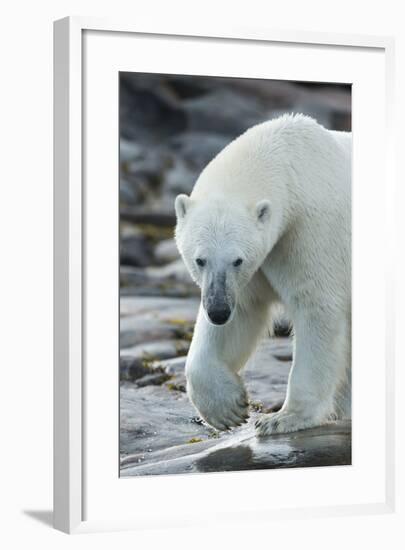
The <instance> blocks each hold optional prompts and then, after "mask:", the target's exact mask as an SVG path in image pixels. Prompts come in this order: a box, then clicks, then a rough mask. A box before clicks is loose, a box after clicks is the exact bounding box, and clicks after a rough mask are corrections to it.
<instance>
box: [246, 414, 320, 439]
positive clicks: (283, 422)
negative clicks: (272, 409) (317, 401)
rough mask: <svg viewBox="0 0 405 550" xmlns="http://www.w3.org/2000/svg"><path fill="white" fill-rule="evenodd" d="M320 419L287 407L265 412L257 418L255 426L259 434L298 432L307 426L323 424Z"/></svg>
mask: <svg viewBox="0 0 405 550" xmlns="http://www.w3.org/2000/svg"><path fill="white" fill-rule="evenodd" d="M322 423H323V422H321V421H320V420H319V419H317V418H316V417H315V416H311V415H305V414H303V415H301V414H298V413H293V412H289V411H288V410H287V409H285V410H284V411H283V410H280V411H278V412H276V413H271V414H263V415H262V416H261V417H260V418H259V419H258V420H256V423H255V427H256V431H257V435H258V436H266V435H272V434H281V433H288V432H297V431H298V430H305V429H306V428H313V427H314V426H319V425H320V424H322Z"/></svg>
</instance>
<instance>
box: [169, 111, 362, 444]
mask: <svg viewBox="0 0 405 550" xmlns="http://www.w3.org/2000/svg"><path fill="white" fill-rule="evenodd" d="M350 173H351V135H350V134H349V133H343V132H332V131H328V130H326V129H325V128H323V127H322V126H320V125H319V124H317V123H316V122H315V121H314V120H313V119H310V118H308V117H305V116H302V115H296V116H291V115H288V116H283V117H281V118H279V119H277V120H273V121H270V122H266V123H263V124H260V125H258V126H255V127H253V128H251V129H250V130H248V131H247V132H246V133H245V134H243V135H242V136H240V137H239V138H238V139H236V140H235V141H233V142H232V143H231V144H230V145H228V146H227V147H226V148H225V149H224V150H223V151H222V152H221V153H220V154H219V155H218V156H217V157H216V158H215V159H214V160H213V161H211V163H210V164H209V165H208V166H207V167H206V168H205V169H204V170H203V172H202V173H201V175H200V177H199V179H198V181H197V183H196V185H195V187H194V189H193V192H192V194H191V196H190V197H186V196H185V195H181V196H179V197H178V198H177V199H176V212H177V217H178V223H177V227H176V241H177V244H178V247H179V250H180V252H181V254H182V257H183V259H184V261H185V263H186V265H187V267H188V269H189V271H190V273H191V275H192V277H193V278H194V280H195V281H196V282H197V284H199V285H200V287H201V290H202V297H203V300H202V305H201V307H200V311H199V315H198V319H197V323H196V326H195V331H194V337H193V341H192V344H191V348H190V352H189V355H188V358H187V364H186V374H187V380H188V392H189V395H190V398H191V400H192V402H193V403H194V405H195V406H196V408H197V409H198V411H199V412H200V414H201V416H202V417H203V418H204V419H205V420H206V421H207V422H208V423H209V424H211V425H212V426H214V427H216V428H218V429H226V428H228V427H232V426H237V425H239V424H240V423H241V422H243V421H244V420H245V419H246V417H247V414H248V412H247V411H248V404H247V396H246V392H245V389H244V386H243V382H242V379H241V377H240V374H239V373H240V371H241V369H242V368H243V366H244V365H245V363H246V361H247V360H248V358H249V356H250V355H251V353H252V352H253V350H254V349H255V346H256V344H257V341H258V339H259V337H260V335H261V334H262V332H263V330H264V329H265V328H266V326H268V323H269V312H270V310H271V308H272V306H274V305H275V304H276V303H277V302H278V301H281V302H282V303H283V306H284V307H285V309H286V311H287V312H288V315H289V317H290V319H291V320H292V322H293V326H294V334H295V342H294V360H293V366H292V369H291V372H290V377H289V383H288V389H287V397H286V400H285V403H284V405H283V407H282V409H281V410H280V411H279V412H277V413H274V414H270V415H263V416H262V417H261V419H260V420H259V421H258V422H257V429H258V433H259V435H267V434H272V433H277V432H289V431H295V430H299V429H303V428H307V427H311V426H317V425H320V424H323V423H325V422H328V421H329V420H330V419H331V418H336V417H350V402H351V396H350V363H351V351H350V350H351V324H350V318H351V275H350V272H351V265H350V256H351V253H350V248H351V244H350V243H351V237H350V233H351V204H350V196H351V183H350V181H351V178H350ZM197 258H202V259H203V260H204V261H205V265H204V266H203V267H201V266H199V265H197V263H196V259H197ZM237 258H240V259H242V260H243V263H242V264H241V265H240V266H238V267H234V262H235V260H236V259H237ZM224 281H225V283H224ZM218 285H222V286H218ZM219 288H221V289H222V291H223V296H222V297H221V295H220V293H219V291H218V289H219ZM213 304H214V306H216V305H218V304H219V306H218V307H222V308H228V309H229V310H231V315H230V318H229V320H228V322H227V323H226V324H224V325H221V326H216V325H213V324H212V323H211V322H210V319H209V318H208V315H207V312H206V309H207V308H208V309H210V308H212V307H214V306H213Z"/></svg>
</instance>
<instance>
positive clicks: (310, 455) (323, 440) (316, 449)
mask: <svg viewBox="0 0 405 550" xmlns="http://www.w3.org/2000/svg"><path fill="white" fill-rule="evenodd" d="M139 456H140V455H139V454H135V455H132V456H128V457H126V458H124V460H123V461H122V464H121V476H122V477H128V476H144V475H157V474H166V475H167V474H177V473H185V472H189V473H191V472H195V473H197V472H227V471H238V470H239V471H240V470H264V469H274V468H303V467H315V466H343V465H350V464H351V463H352V456H351V424H350V423H349V422H337V423H331V424H329V425H326V426H322V427H320V428H313V429H309V430H303V431H300V432H295V433H291V434H279V435H275V436H269V437H267V438H260V439H259V438H257V437H256V436H255V434H254V431H253V427H252V426H250V427H249V428H245V431H244V432H243V433H242V432H240V433H238V435H236V433H235V434H234V435H233V436H232V435H231V436H228V437H224V438H223V439H221V440H219V441H213V440H209V439H205V440H203V441H201V442H196V443H195V444H193V445H192V447H191V448H190V445H181V446H175V447H172V448H170V449H164V450H159V451H156V452H152V453H151V454H150V455H149V456H147V457H146V456H145V455H142V456H143V460H141V461H140V462H138V459H139Z"/></svg>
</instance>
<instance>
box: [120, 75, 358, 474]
mask: <svg viewBox="0 0 405 550" xmlns="http://www.w3.org/2000/svg"><path fill="white" fill-rule="evenodd" d="M120 79H121V80H120V365H119V368H120V461H121V465H120V469H121V476H123V477H124V476H125V477H127V476H137V475H152V474H171V473H185V472H207V471H210V472H211V471H229V470H246V469H258V468H284V467H304V466H322V465H342V464H350V463H351V428H350V424H347V423H338V424H331V425H329V426H325V427H322V428H317V429H314V430H305V431H303V432H298V433H296V434H289V435H280V436H273V437H268V438H263V439H258V438H257V437H256V436H255V434H254V421H255V419H257V417H258V416H259V415H260V414H263V413H264V412H269V411H272V410H277V409H278V408H279V407H280V406H281V404H282V402H283V400H284V397H285V392H286V385H287V379H288V373H289V369H290V366H291V356H292V343H291V339H290V337H289V327H288V324H286V323H281V324H280V326H279V327H278V328H277V334H278V337H276V338H270V337H268V336H266V337H265V338H264V339H263V341H262V342H261V343H260V345H259V347H258V349H257V351H256V353H255V354H254V356H253V357H252V358H251V359H250V361H249V363H248V365H247V366H246V369H245V372H244V379H245V382H246V385H247V388H248V390H249V395H250V401H251V404H250V415H251V418H250V420H249V422H248V424H247V425H244V426H243V427H240V428H237V429H235V430H232V431H230V432H227V433H218V432H216V431H215V430H213V429H212V428H210V427H209V426H207V425H205V424H204V423H203V422H202V420H201V419H200V418H199V417H198V413H197V412H196V410H195V409H194V408H193V406H192V405H191V403H190V401H189V399H188V397H187V394H186V381H185V376H184V364H185V358H186V355H187V352H188V349H189V346H190V341H191V338H192V335H193V327H194V322H195V318H196V315H197V311H198V307H199V291H198V288H197V287H196V286H195V285H194V283H193V282H192V281H191V279H190V277H189V275H188V273H187V271H186V269H185V267H184V264H183V262H182V260H181V259H180V257H179V255H178V252H177V248H176V245H175V242H174V239H173V230H174V224H175V216H174V198H175V196H176V195H177V194H178V193H189V192H190V191H191V189H192V187H193V185H194V182H195V180H196V178H197V177H198V174H199V173H200V171H201V170H202V169H203V168H204V166H205V165H206V164H207V163H208V162H209V161H210V160H211V159H212V158H213V157H214V156H215V155H216V154H217V153H218V152H219V151H220V150H221V149H222V148H223V147H224V146H225V145H227V143H229V141H231V140H232V139H233V138H234V137H236V136H237V135H239V134H240V133H242V132H243V131H245V130H246V129H247V128H248V127H249V126H252V125H253V124H256V123H259V122H261V121H264V120H268V119H270V118H273V117H274V116H278V115H279V114H281V113H284V112H304V113H305V114H309V115H311V116H314V117H315V118H317V120H318V121H319V122H321V123H323V124H324V125H325V126H326V127H328V128H334V129H342V130H348V129H350V102H351V100H350V89H349V87H348V86H338V85H337V86H333V85H314V84H299V83H294V82H278V81H264V80H256V81H251V80H244V79H223V78H214V79H213V78H204V77H187V76H177V75H146V74H135V73H121V77H120Z"/></svg>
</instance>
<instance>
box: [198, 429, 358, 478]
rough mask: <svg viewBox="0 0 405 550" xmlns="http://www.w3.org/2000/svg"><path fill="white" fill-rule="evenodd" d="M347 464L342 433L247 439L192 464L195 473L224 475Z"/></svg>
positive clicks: (348, 455) (210, 452) (345, 439)
mask: <svg viewBox="0 0 405 550" xmlns="http://www.w3.org/2000/svg"><path fill="white" fill-rule="evenodd" d="M349 464H351V445H350V438H348V437H347V434H344V433H330V434H328V433H326V434H325V433H322V435H321V434H319V435H318V434H316V435H315V434H314V437H303V435H302V433H297V434H294V435H293V434H290V435H289V436H286V435H280V436H272V437H268V438H263V439H260V440H258V439H257V438H251V439H248V440H245V441H243V442H240V443H239V444H238V445H233V446H230V447H225V448H220V449H216V450H215V449H214V450H210V449H208V450H207V452H206V454H204V455H203V456H201V455H200V456H199V458H198V459H197V460H196V461H195V469H196V470H197V471H198V472H227V471H232V470H233V471H237V470H261V469H272V468H297V467H301V468H302V467H308V466H338V465H349Z"/></svg>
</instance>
